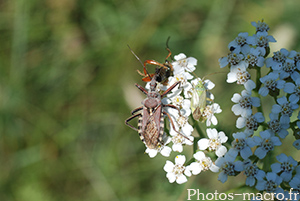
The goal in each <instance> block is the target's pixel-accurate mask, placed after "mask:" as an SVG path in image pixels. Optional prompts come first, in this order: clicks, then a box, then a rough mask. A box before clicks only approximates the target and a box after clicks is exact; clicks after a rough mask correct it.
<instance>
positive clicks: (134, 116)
mask: <svg viewBox="0 0 300 201" xmlns="http://www.w3.org/2000/svg"><path fill="white" fill-rule="evenodd" d="M141 116H142V114H141V113H139V114H135V115H132V116H131V117H129V118H128V119H126V120H125V124H126V125H127V126H129V127H130V128H132V129H133V130H135V131H138V129H137V128H135V127H134V126H132V125H130V124H129V123H128V122H129V121H131V120H132V119H134V118H136V117H141Z"/></svg>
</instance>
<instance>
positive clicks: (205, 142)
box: [198, 138, 209, 150]
mask: <svg viewBox="0 0 300 201" xmlns="http://www.w3.org/2000/svg"><path fill="white" fill-rule="evenodd" d="M208 143H209V140H208V139H206V138H203V139H200V140H199V141H198V147H199V149H200V150H205V149H207V148H208Z"/></svg>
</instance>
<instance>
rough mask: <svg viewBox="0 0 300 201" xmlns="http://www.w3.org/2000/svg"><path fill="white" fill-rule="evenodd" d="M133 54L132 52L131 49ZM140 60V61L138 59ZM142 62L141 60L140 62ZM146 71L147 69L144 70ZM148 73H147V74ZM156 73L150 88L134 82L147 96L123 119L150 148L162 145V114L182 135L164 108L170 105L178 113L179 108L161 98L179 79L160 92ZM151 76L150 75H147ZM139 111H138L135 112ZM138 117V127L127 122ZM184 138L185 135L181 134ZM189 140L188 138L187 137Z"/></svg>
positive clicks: (178, 83)
mask: <svg viewBox="0 0 300 201" xmlns="http://www.w3.org/2000/svg"><path fill="white" fill-rule="evenodd" d="M131 52H132V53H133V54H134V52H133V51H132V50H131ZM134 56H135V57H136V58H137V59H138V60H139V61H140V59H139V58H138V57H137V56H136V55H135V54H134ZM140 62H141V61H140ZM141 63H142V62H141ZM146 72H147V70H146ZM147 73H148V72H147ZM148 75H149V74H148ZM158 76H159V75H158V74H154V76H153V77H152V78H151V81H150V89H149V91H147V90H146V89H145V88H143V87H142V86H141V85H139V84H135V86H136V87H137V88H138V89H139V90H141V91H142V92H143V93H144V94H145V95H146V96H147V98H146V99H144V100H143V101H142V105H143V106H141V107H138V108H136V109H134V110H133V111H132V112H131V114H132V116H131V117H129V118H128V119H126V120H125V124H126V125H127V126H129V127H130V128H132V129H133V130H135V131H138V133H139V135H140V138H141V140H142V141H143V142H144V143H145V144H146V146H147V147H148V148H150V149H156V148H160V147H161V146H163V145H164V142H163V134H164V115H166V116H167V117H168V118H169V121H170V123H171V125H172V127H173V129H174V130H175V131H176V132H177V133H179V134H180V135H182V134H181V133H180V132H179V131H177V130H176V128H175V125H174V122H173V120H172V118H171V116H170V114H169V113H167V112H166V111H165V110H164V109H165V108H166V107H170V108H173V109H176V110H178V112H179V114H180V109H179V108H178V107H176V106H174V105H171V104H163V103H162V102H161V99H162V98H163V97H164V96H166V95H167V94H168V93H170V92H171V91H172V90H173V89H174V88H175V87H176V86H177V85H180V81H178V82H176V83H174V84H173V85H172V86H170V87H169V88H168V89H167V90H166V91H165V92H163V93H162V94H160V93H159V92H158V91H157V89H156V86H157V82H156V80H157V77H158ZM149 77H151V75H149ZM139 111H141V112H140V113H137V112H139ZM136 117H138V118H139V119H138V128H135V127H134V126H132V125H131V124H129V123H128V122H129V121H131V120H132V119H134V118H136ZM182 136H183V137H185V138H186V139H188V138H187V137H186V136H184V135H182ZM188 140H189V139H188Z"/></svg>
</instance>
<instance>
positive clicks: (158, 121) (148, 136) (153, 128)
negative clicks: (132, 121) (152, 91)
mask: <svg viewBox="0 0 300 201" xmlns="http://www.w3.org/2000/svg"><path fill="white" fill-rule="evenodd" d="M140 125H141V128H139V133H140V137H141V139H142V141H143V142H144V143H145V144H146V146H147V147H148V148H150V149H155V148H157V146H159V145H160V144H162V136H163V126H164V124H163V116H162V107H161V105H159V106H157V107H156V108H155V109H152V108H150V109H149V108H146V107H145V108H144V109H143V117H142V118H141V122H140Z"/></svg>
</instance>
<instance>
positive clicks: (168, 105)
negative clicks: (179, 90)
mask: <svg viewBox="0 0 300 201" xmlns="http://www.w3.org/2000/svg"><path fill="white" fill-rule="evenodd" d="M163 107H171V108H173V109H176V110H177V111H178V113H179V115H180V114H181V113H180V109H179V108H178V107H176V106H175V105H171V104H165V105H163Z"/></svg>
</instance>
